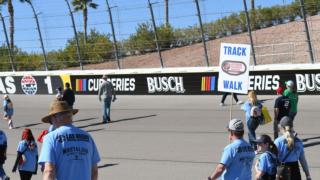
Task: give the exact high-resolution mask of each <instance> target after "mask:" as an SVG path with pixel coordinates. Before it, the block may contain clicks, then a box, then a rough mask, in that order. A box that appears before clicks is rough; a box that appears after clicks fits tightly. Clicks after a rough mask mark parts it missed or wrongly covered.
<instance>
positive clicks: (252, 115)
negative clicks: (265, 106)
mask: <svg viewBox="0 0 320 180" xmlns="http://www.w3.org/2000/svg"><path fill="white" fill-rule="evenodd" d="M253 107H255V108H256V110H254V108H253ZM241 109H242V110H243V111H244V112H245V115H246V124H247V128H248V137H249V143H250V144H251V146H252V147H253V148H254V149H255V150H256V149H257V144H256V143H255V140H256V129H257V128H258V127H259V125H260V124H261V123H262V121H263V119H262V116H261V110H262V104H261V103H260V102H259V101H258V99H257V95H256V93H255V92H254V91H250V92H249V93H248V100H247V101H246V102H245V103H244V104H243V105H242V106H241Z"/></svg>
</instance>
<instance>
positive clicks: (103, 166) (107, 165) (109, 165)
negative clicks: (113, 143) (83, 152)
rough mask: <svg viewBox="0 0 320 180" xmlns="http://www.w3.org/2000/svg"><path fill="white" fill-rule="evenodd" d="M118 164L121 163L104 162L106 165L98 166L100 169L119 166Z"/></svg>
mask: <svg viewBox="0 0 320 180" xmlns="http://www.w3.org/2000/svg"><path fill="white" fill-rule="evenodd" d="M117 165H119V164H118V163H116V164H104V165H100V166H98V168H99V169H100V168H106V167H111V166H117Z"/></svg>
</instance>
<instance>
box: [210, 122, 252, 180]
mask: <svg viewBox="0 0 320 180" xmlns="http://www.w3.org/2000/svg"><path fill="white" fill-rule="evenodd" d="M228 131H229V140H230V141H231V144H229V145H228V146H226V147H225V148H224V150H223V153H222V157H221V160H220V164H218V165H217V167H216V169H215V170H214V172H213V173H212V175H211V176H209V177H208V180H215V179H218V178H219V177H220V176H221V180H229V179H232V180H233V179H239V180H248V179H251V169H252V163H253V159H254V156H255V154H254V150H253V148H252V147H251V146H250V144H249V143H248V142H246V141H245V140H244V139H243V135H244V127H243V123H242V121H241V120H240V119H232V120H231V121H230V122H229V125H228Z"/></svg>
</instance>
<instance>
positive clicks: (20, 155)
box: [12, 128, 38, 180]
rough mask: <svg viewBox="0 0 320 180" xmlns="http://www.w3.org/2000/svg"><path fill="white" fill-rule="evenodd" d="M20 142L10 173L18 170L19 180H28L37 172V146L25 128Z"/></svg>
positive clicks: (30, 133) (28, 130)
mask: <svg viewBox="0 0 320 180" xmlns="http://www.w3.org/2000/svg"><path fill="white" fill-rule="evenodd" d="M21 139H22V140H21V141H20V142H19V144H18V148H17V158H16V161H15V164H14V166H13V168H12V172H16V170H17V168H18V169H19V174H20V179H21V180H30V179H31V177H32V175H33V174H37V170H38V146H37V143H36V142H35V139H34V137H33V135H32V132H31V130H30V129H28V128H26V129H25V130H24V131H23V133H22V138H21Z"/></svg>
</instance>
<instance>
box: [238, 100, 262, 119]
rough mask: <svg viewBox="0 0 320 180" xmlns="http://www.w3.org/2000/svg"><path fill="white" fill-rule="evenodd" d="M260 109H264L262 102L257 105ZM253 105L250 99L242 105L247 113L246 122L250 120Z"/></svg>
mask: <svg viewBox="0 0 320 180" xmlns="http://www.w3.org/2000/svg"><path fill="white" fill-rule="evenodd" d="M256 106H258V107H259V108H260V109H262V104H261V103H260V102H258V103H257V105H256ZM251 108H252V105H251V103H250V102H249V101H246V102H245V103H244V104H243V105H242V106H241V109H242V110H243V111H244V112H245V113H246V122H248V121H249V120H250V112H251Z"/></svg>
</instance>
